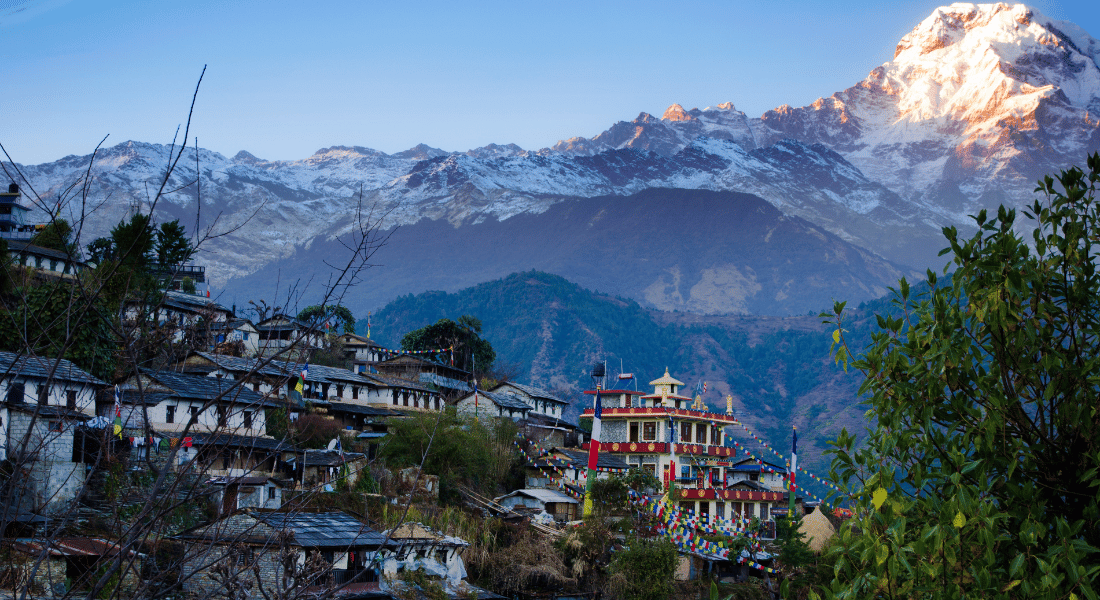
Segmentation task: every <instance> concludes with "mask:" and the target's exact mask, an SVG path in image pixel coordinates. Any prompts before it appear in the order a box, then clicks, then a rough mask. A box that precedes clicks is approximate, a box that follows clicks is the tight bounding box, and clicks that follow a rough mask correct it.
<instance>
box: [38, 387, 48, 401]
mask: <svg viewBox="0 0 1100 600" xmlns="http://www.w3.org/2000/svg"><path fill="white" fill-rule="evenodd" d="M38 403H39V404H41V405H42V406H45V405H47V404H49V403H50V388H49V387H48V386H47V385H46V384H44V383H43V384H40V385H39V386H38Z"/></svg>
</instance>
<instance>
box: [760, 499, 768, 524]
mask: <svg viewBox="0 0 1100 600" xmlns="http://www.w3.org/2000/svg"><path fill="white" fill-rule="evenodd" d="M760 520H761V521H767V520H768V505H767V504H764V503H760Z"/></svg>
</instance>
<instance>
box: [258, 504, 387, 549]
mask: <svg viewBox="0 0 1100 600" xmlns="http://www.w3.org/2000/svg"><path fill="white" fill-rule="evenodd" d="M252 516H253V517H255V518H256V519H258V520H260V521H262V522H263V523H265V524H267V525H268V526H269V527H272V528H274V529H279V530H285V531H288V532H290V533H291V534H292V536H293V537H294V542H295V543H296V544H298V545H299V546H302V547H306V548H349V547H354V546H360V547H361V546H381V545H382V543H383V542H384V541H385V538H384V537H383V536H382V534H380V533H378V532H377V531H375V530H373V529H371V528H370V527H367V526H366V525H363V524H362V523H360V522H359V521H356V520H355V519H354V518H352V517H351V516H350V515H348V514H346V513H342V512H331V513H279V512H272V513H260V512H256V513H253V514H252ZM391 545H392V543H391Z"/></svg>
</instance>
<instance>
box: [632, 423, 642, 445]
mask: <svg viewBox="0 0 1100 600" xmlns="http://www.w3.org/2000/svg"><path fill="white" fill-rule="evenodd" d="M630 441H632V442H637V441H641V440H639V439H638V423H636V422H635V423H631V424H630Z"/></svg>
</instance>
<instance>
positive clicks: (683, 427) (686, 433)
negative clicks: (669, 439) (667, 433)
mask: <svg viewBox="0 0 1100 600" xmlns="http://www.w3.org/2000/svg"><path fill="white" fill-rule="evenodd" d="M680 441H681V442H683V443H685V444H690V443H691V423H688V422H686V421H685V422H683V423H680Z"/></svg>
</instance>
